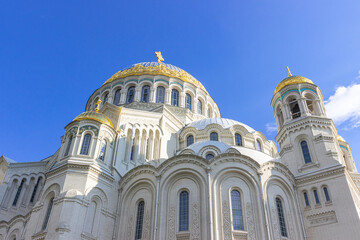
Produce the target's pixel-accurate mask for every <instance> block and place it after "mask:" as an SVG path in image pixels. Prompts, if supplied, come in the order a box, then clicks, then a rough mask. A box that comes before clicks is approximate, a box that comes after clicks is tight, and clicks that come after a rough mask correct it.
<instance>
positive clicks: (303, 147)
mask: <svg viewBox="0 0 360 240" xmlns="http://www.w3.org/2000/svg"><path fill="white" fill-rule="evenodd" d="M300 145H301V150H302V153H303V156H304V160H305V163H310V162H311V157H310V151H309V147H308V145H307V142H306V141H302V142H301V143H300Z"/></svg>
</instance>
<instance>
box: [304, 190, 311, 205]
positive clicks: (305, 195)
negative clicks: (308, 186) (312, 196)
mask: <svg viewBox="0 0 360 240" xmlns="http://www.w3.org/2000/svg"><path fill="white" fill-rule="evenodd" d="M303 194H304V202H305V206H307V207H308V206H310V202H309V196H308V194H307V192H306V191H305V192H304V193H303Z"/></svg>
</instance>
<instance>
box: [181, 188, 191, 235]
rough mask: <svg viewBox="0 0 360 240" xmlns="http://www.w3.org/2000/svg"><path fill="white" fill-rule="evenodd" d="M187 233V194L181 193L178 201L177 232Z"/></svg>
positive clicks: (185, 192)
mask: <svg viewBox="0 0 360 240" xmlns="http://www.w3.org/2000/svg"><path fill="white" fill-rule="evenodd" d="M181 231H189V193H188V192H187V191H182V192H181V193H180V201H179V232H181Z"/></svg>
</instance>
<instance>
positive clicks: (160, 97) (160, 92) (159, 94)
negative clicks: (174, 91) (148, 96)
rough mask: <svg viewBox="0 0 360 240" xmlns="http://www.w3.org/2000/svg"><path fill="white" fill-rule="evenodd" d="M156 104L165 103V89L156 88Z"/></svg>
mask: <svg viewBox="0 0 360 240" xmlns="http://www.w3.org/2000/svg"><path fill="white" fill-rule="evenodd" d="M156 102H157V103H165V88H164V87H162V86H159V87H157V90H156Z"/></svg>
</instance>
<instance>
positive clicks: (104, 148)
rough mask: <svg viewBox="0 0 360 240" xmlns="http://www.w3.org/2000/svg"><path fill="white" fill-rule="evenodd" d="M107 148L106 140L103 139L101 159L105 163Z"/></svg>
mask: <svg viewBox="0 0 360 240" xmlns="http://www.w3.org/2000/svg"><path fill="white" fill-rule="evenodd" d="M106 146H107V142H106V140H105V139H103V140H102V141H101V146H100V154H99V159H100V160H102V161H104V159H105V152H106Z"/></svg>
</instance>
